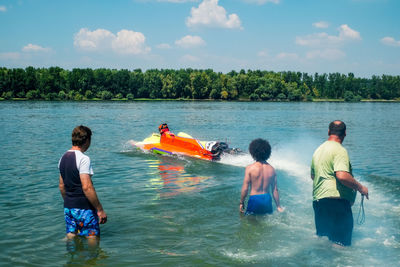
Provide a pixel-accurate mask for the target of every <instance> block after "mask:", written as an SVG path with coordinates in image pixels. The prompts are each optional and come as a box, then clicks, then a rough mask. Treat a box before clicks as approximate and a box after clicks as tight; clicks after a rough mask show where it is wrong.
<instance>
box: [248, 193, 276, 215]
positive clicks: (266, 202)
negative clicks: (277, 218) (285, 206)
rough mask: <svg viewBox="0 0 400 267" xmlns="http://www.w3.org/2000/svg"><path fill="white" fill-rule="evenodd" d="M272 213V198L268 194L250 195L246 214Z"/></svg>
mask: <svg viewBox="0 0 400 267" xmlns="http://www.w3.org/2000/svg"><path fill="white" fill-rule="evenodd" d="M268 213H272V198H271V195H270V194H268V193H267V194H260V195H251V196H250V197H249V201H248V202H247V209H246V215H251V214H253V215H256V214H260V215H261V214H268Z"/></svg>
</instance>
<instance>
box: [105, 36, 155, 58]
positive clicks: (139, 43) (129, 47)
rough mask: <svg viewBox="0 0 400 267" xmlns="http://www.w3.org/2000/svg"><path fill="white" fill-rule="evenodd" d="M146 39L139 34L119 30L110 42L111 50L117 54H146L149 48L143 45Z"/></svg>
mask: <svg viewBox="0 0 400 267" xmlns="http://www.w3.org/2000/svg"><path fill="white" fill-rule="evenodd" d="M145 41H146V37H144V35H143V33H141V32H134V31H129V30H121V31H119V32H118V33H117V38H115V39H114V40H113V41H112V48H113V50H114V51H115V52H117V53H119V54H133V55H139V54H147V53H148V52H150V50H151V49H150V47H148V46H146V45H145Z"/></svg>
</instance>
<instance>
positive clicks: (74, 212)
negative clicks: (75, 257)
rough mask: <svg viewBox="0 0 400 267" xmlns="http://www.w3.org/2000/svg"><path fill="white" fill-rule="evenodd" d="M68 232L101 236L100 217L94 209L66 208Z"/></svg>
mask: <svg viewBox="0 0 400 267" xmlns="http://www.w3.org/2000/svg"><path fill="white" fill-rule="evenodd" d="M64 217H65V224H66V233H67V234H68V233H73V234H76V235H79V236H100V227H99V217H98V216H97V214H96V212H95V211H93V210H85V209H69V208H64Z"/></svg>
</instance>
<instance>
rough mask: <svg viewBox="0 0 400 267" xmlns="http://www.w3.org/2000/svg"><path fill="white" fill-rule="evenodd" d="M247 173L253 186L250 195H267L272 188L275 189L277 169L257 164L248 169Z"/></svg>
mask: <svg viewBox="0 0 400 267" xmlns="http://www.w3.org/2000/svg"><path fill="white" fill-rule="evenodd" d="M246 173H247V175H248V176H249V179H250V184H251V191H250V195H258V194H266V193H268V192H269V188H270V186H272V187H274V184H275V177H276V175H275V169H274V168H273V167H272V166H271V165H269V164H268V163H266V162H255V163H253V164H251V165H249V166H247V167H246ZM245 176H246V174H245Z"/></svg>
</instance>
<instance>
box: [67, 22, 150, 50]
mask: <svg viewBox="0 0 400 267" xmlns="http://www.w3.org/2000/svg"><path fill="white" fill-rule="evenodd" d="M145 41H146V38H145V36H144V35H143V34H142V33H141V32H134V31H130V30H121V31H119V32H118V33H117V35H115V34H113V33H112V32H110V31H108V30H105V29H97V30H95V31H90V30H89V29H87V28H82V29H80V30H79V32H78V33H77V34H75V36H74V46H75V47H76V48H78V49H80V50H83V51H90V52H105V51H109V50H112V51H114V52H115V53H118V54H132V55H139V54H146V53H148V52H150V50H151V49H150V47H147V46H146V45H145Z"/></svg>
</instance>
